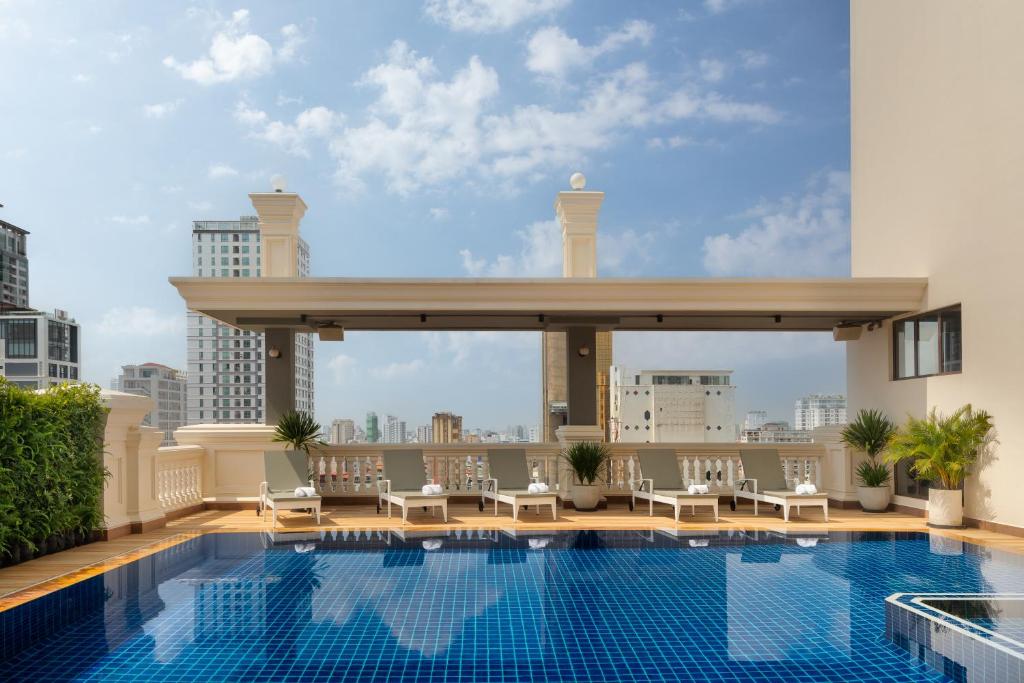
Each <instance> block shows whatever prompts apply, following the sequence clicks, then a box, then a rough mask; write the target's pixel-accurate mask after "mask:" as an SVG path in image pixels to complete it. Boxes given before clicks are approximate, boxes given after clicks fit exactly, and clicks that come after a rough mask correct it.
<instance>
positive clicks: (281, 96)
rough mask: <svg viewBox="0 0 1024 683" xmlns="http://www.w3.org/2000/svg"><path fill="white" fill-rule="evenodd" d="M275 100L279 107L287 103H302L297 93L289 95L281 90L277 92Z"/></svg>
mask: <svg viewBox="0 0 1024 683" xmlns="http://www.w3.org/2000/svg"><path fill="white" fill-rule="evenodd" d="M275 102H276V104H277V106H279V107H286V106H288V105H289V104H302V96H301V95H298V96H295V97H293V96H291V95H286V94H285V93H283V92H279V93H277V100H276V101H275Z"/></svg>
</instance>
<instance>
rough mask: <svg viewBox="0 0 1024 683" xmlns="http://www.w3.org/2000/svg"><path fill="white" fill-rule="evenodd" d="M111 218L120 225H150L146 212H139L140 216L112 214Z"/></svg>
mask: <svg viewBox="0 0 1024 683" xmlns="http://www.w3.org/2000/svg"><path fill="white" fill-rule="evenodd" d="M110 220H111V221H112V222H114V223H117V224H119V225H148V224H149V216H147V215H146V214H139V215H138V216H123V215H118V216H111V217H110Z"/></svg>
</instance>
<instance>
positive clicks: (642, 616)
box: [0, 530, 1024, 681]
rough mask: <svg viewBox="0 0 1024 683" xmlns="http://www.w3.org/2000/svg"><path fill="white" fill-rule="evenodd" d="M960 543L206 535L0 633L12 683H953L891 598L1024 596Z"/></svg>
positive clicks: (92, 583) (3, 672) (732, 536)
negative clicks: (893, 637) (903, 626)
mask: <svg viewBox="0 0 1024 683" xmlns="http://www.w3.org/2000/svg"><path fill="white" fill-rule="evenodd" d="M944 540H946V539H944ZM957 545H958V546H959V551H958V552H956V551H955V552H952V553H951V552H950V545H949V543H948V542H947V543H946V544H945V545H943V546H942V551H941V552H933V546H932V544H931V543H930V541H929V536H928V535H926V534H915V533H903V534H886V533H877V532H873V533H835V532H833V533H829V534H820V535H813V534H808V535H801V536H794V535H784V534H778V533H773V532H729V533H720V534H719V533H700V532H682V531H675V530H665V531H664V532H656V531H655V532H651V531H644V532H628V531H616V532H610V531H608V532H603V531H602V532H596V531H586V532H565V533H549V534H541V533H538V534H529V535H525V536H524V535H519V536H512V535H509V534H506V533H502V532H499V531H469V532H467V531H462V532H454V531H453V532H449V533H448V534H442V535H438V534H427V535H417V534H414V533H413V532H409V533H405V534H400V533H396V532H386V531H363V532H336V533H335V532H327V533H323V534H321V533H317V534H278V535H277V536H276V537H271V536H270V535H268V534H251V533H249V534H245V533H211V534H207V535H203V536H200V537H197V538H193V539H190V540H187V541H185V542H183V543H181V544H178V545H176V546H174V547H171V548H168V549H165V550H162V551H160V552H158V553H156V554H153V555H151V556H149V557H145V558H143V559H141V560H138V561H135V562H132V563H130V564H127V565H125V566H122V567H120V568H118V569H115V570H112V571H109V572H107V573H105V574H103V575H100V576H96V577H93V578H91V579H87V580H85V581H82V582H79V583H77V584H74V585H72V586H69V587H67V588H65V589H62V590H60V591H57V592H55V593H52V594H50V595H47V596H45V597H43V598H39V599H37V600H34V601H32V602H29V603H26V604H24V605H21V606H18V607H15V608H12V609H10V610H7V611H5V612H2V613H0V636H2V641H0V642H2V645H0V648H2V650H0V678H2V679H12V680H19V679H30V680H36V681H44V680H90V681H100V680H102V681H170V680H175V681H182V680H204V681H214V680H246V681H249V680H252V681H280V680H289V681H305V680H309V681H321V680H342V679H344V680H359V681H377V680H403V681H413V680H416V681H425V680H435V681H437V680H459V681H513V680H535V681H543V680H551V681H701V680H725V681H749V680H756V681H945V680H948V679H946V678H944V677H943V676H942V675H941V674H939V673H937V672H935V671H933V670H932V669H930V668H928V667H927V666H926V665H924V664H923V663H921V662H919V661H917V660H916V659H915V658H913V657H912V656H911V655H909V654H908V653H907V652H905V651H903V650H901V649H900V648H898V647H896V646H894V645H892V644H891V643H890V642H888V640H887V639H886V637H885V627H886V624H885V607H884V603H885V599H886V597H887V596H889V595H891V594H893V593H897V592H901V591H911V592H916V593H929V592H931V593H936V592H950V593H953V592H956V593H964V592H989V593H992V592H1000V591H1006V590H1011V587H1012V586H1016V587H1018V588H1019V587H1020V586H1021V585H1022V584H1024V557H1021V556H1016V555H1012V554H1008V553H1003V552H999V551H992V550H986V549H982V548H978V547H976V546H972V545H969V544H959V542H957Z"/></svg>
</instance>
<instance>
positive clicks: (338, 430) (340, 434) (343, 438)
mask: <svg viewBox="0 0 1024 683" xmlns="http://www.w3.org/2000/svg"><path fill="white" fill-rule="evenodd" d="M355 440H356V423H355V421H354V420H347V419H342V420H333V421H332V422H331V432H330V434H329V435H328V441H329V442H330V443H332V444H334V445H336V446H342V445H344V444H347V443H352V442H353V441H355Z"/></svg>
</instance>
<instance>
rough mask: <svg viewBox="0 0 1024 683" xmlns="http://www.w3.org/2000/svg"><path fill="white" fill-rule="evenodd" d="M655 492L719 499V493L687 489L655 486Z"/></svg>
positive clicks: (681, 496) (683, 496) (682, 496)
mask: <svg viewBox="0 0 1024 683" xmlns="http://www.w3.org/2000/svg"><path fill="white" fill-rule="evenodd" d="M654 492H655V493H656V494H658V495H659V496H675V497H676V498H695V499H702V498H703V499H708V500H710V499H717V498H718V494H717V493H690V492H689V491H688V490H686V489H659V488H657V487H655V489H654Z"/></svg>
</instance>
